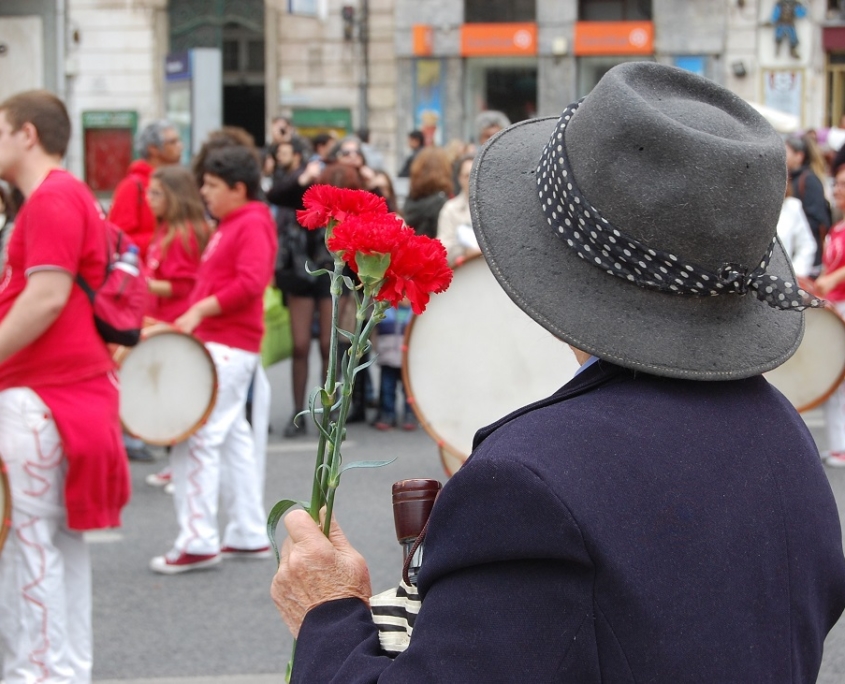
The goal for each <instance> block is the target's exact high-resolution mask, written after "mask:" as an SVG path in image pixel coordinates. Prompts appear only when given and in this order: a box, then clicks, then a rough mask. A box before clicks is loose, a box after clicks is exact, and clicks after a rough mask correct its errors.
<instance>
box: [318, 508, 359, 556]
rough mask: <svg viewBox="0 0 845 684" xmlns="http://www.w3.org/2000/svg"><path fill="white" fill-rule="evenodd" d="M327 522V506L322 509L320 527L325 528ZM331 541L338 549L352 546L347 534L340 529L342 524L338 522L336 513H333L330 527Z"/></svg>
mask: <svg viewBox="0 0 845 684" xmlns="http://www.w3.org/2000/svg"><path fill="white" fill-rule="evenodd" d="M325 524H326V509H325V507H323V508H321V509H320V528H321V529H322V528H324V527H325ZM329 541H330V542H331V543H332V546H334V547H335V548H336V549H337V550H339V551H341V550H346V549H349V548H351V544H350V543H349V540H348V539H347V538H346V535H345V534H344V533H343V530H342V529H340V525H339V524H338V522H337V518H335V516H334V513H332V521H331V527H329Z"/></svg>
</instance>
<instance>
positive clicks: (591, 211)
mask: <svg viewBox="0 0 845 684" xmlns="http://www.w3.org/2000/svg"><path fill="white" fill-rule="evenodd" d="M579 105H580V102H578V103H575V104H573V105H570V106H569V107H567V108H566V109H565V110H564V112H563V114H562V115H561V118H560V121H558V124H557V127H556V129H555V131H554V133H553V134H552V138H551V140H550V141H549V142H548V144H547V145H546V147H545V149H544V150H543V155H542V157H541V159H540V165H539V167H538V168H537V186H538V191H539V194H540V202H541V204H542V207H543V213H544V214H545V217H546V220H547V222H548V224H549V225H550V226H551V227H552V228H553V229H554V230H555V232H556V234H557V235H558V237H560V238H561V239H562V240H564V241H565V242H566V244H567V245H568V246H569V247H570V249H572V250H574V251H575V253H576V254H577V255H578V256H579V257H581V258H582V259H583V260H584V261H587V262H588V263H591V264H593V265H594V266H596V267H597V268H600V269H602V270H604V271H606V272H607V273H609V274H610V275H612V276H616V277H618V278H624V279H626V280H629V281H631V282H632V283H634V284H635V285H638V286H639V287H645V288H649V289H652V290H659V291H661V292H667V293H670V294H678V295H688V296H689V295H691V296H698V297H718V296H721V295H727V294H733V295H744V294H746V293H747V292H749V291H751V292H753V293H754V294H755V295H756V296H757V298H758V299H760V300H762V301H764V302H766V303H767V304H768V305H769V306H771V307H773V308H776V309H787V310H793V311H803V310H804V309H807V308H819V307H822V306H824V304H825V303H824V301H823V300H821V299H818V298H815V297H813V296H812V295H810V294H809V293H807V292H805V291H804V290H802V289H801V288H799V287H798V285H797V284H795V283H792V282H789V281H786V280H783V279H782V278H779V277H778V276H775V275H767V273H766V271H767V269H768V267H769V261H770V260H771V258H772V252H773V251H774V248H775V240H776V238H773V239H772V243H771V244H770V245H769V248H768V250H767V251H766V253H765V254H764V255H763V257H762V258H761V259H760V263H759V264H758V265H757V267H756V268H754V269H753V270H752V269H750V268H749V267H747V266H744V265H742V264H734V263H724V264H722V266H721V268H719V270H718V271H716V272H712V271H710V270H708V269H706V268H704V267H702V266H699V265H697V264H693V263H690V262H687V261H684V260H682V259H681V258H680V257H678V256H676V255H674V254H670V253H669V252H661V251H660V250H658V249H654V248H653V247H649V246H648V245H645V244H643V243H642V242H640V241H638V240H636V239H635V238H632V237H630V236H628V235H626V234H625V233H623V232H622V231H620V230H619V229H618V228H616V227H614V226H613V225H611V224H610V223H609V222H608V221H607V219H605V218H603V217H602V216H601V215H600V214H599V212H598V211H597V210H596V209H595V207H593V206H592V205H591V204H590V203H589V202H588V201H587V200H586V198H584V196H583V195H582V194H581V192H580V191H579V190H578V187H577V185H576V184H575V178H574V176H573V173H572V168H571V167H570V166H569V159H568V158H567V154H566V144H565V135H564V133H565V130H566V125H567V124H568V123H569V120H570V119H571V118H572V116H573V114H574V113H575V111H576V110H577V109H578V106H579Z"/></svg>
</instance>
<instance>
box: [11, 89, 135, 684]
mask: <svg viewBox="0 0 845 684" xmlns="http://www.w3.org/2000/svg"><path fill="white" fill-rule="evenodd" d="M69 138H70V120H69V118H68V115H67V111H66V109H65V107H64V105H63V104H62V102H61V101H60V100H59V99H58V98H56V97H55V96H54V95H52V94H51V93H48V92H46V91H28V92H25V93H20V94H18V95H15V96H13V97H11V98H9V99H8V100H6V101H5V102H3V103H2V104H0V177H2V178H4V179H5V180H8V181H10V182H11V183H14V184H15V185H16V186H17V187H18V188H19V189H20V190H21V191H22V193H23V195H24V197H25V198H26V202H25V204H24V206H23V207H22V209H21V211H20V213H19V214H18V216H17V219H16V221H15V231H14V233H13V234H12V238H11V240H10V243H9V247H8V259H7V262H6V265H5V269H4V273H3V278H2V282H0V456H2V458H3V459H4V461H5V463H6V466H7V472H8V478H9V484H10V488H11V493H12V497H11V498H12V516H11V534H10V535H9V536H8V539H7V541H6V545H5V548H4V549H3V552H2V554H0V606H2V607H3V608H2V610H0V652H2V657H3V666H4V671H5V679H6V681H7V682H11V681H33V682H34V681H73V682H90V681H91V664H92V654H91V567H90V561H89V557H88V548H87V546H86V544H85V541H84V539H83V537H82V532H83V531H84V530H92V529H98V528H104V527H114V526H118V525H119V524H120V511H121V508H122V507H123V506H124V505H125V504H126V502H127V501H128V498H129V472H128V467H127V463H126V453H125V451H124V449H123V444H122V442H121V433H120V422H119V418H118V385H117V379H116V377H115V375H114V363H113V361H112V359H111V356H110V355H109V352H108V350H107V349H106V345H105V343H104V342H103V340H102V339H101V338H100V336H99V335H98V334H97V331H96V328H95V326H94V318H93V312H92V309H91V304H90V302H89V300H88V298H87V296H86V295H85V293H84V292H83V291H82V289H81V288H80V287H75V286H74V281H75V279H76V278H77V277H78V276H82V277H83V278H84V279H85V280H86V281H87V282H88V283H89V284H90V285H91V286H92V287H94V288H96V287H99V285H100V284H101V283H102V281H103V278H104V276H105V265H106V264H105V260H106V252H107V243H106V231H105V224H104V223H103V217H102V215H101V213H100V211H99V207H98V205H97V203H96V200H95V199H94V196H93V195H92V194H91V192H90V190H88V188H87V187H86V186H85V185H84V184H83V183H81V182H80V181H78V180H76V179H75V178H73V177H72V176H71V175H70V174H69V173H67V172H66V171H64V170H62V169H61V167H60V164H61V160H62V157H63V156H64V153H65V150H66V149H67V143H68V140H69Z"/></svg>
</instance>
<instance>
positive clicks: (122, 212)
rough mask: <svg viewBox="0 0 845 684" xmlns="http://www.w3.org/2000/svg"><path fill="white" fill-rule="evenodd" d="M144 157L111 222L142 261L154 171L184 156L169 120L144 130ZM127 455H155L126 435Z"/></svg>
mask: <svg viewBox="0 0 845 684" xmlns="http://www.w3.org/2000/svg"><path fill="white" fill-rule="evenodd" d="M135 146H136V148H137V150H136V151H137V152H138V154H139V155H140V156H141V157H143V158H142V159H138V160H136V161H134V162H132V164H130V166H129V173H128V174H127V176H126V178H124V179H123V180H122V181H120V183H118V185H117V188H115V191H114V199H113V201H112V205H111V210H110V211H109V220H111V221H112V222H113V223H114V224H115V225H116V226H118V227H119V228H121V229H123V230H124V231H125V232H126V234H127V235H128V236H129V239H130V240H132V242H134V243H135V244H136V245H137V246H138V250H139V253H140V257H141V260H142V261H144V260H146V258H147V249H148V248H149V245H150V241H151V240H152V239H153V234H154V233H155V226H156V219H155V216H153V212H152V210H151V209H150V205H149V203H148V202H147V196H146V195H147V188H148V187H149V184H150V177H151V176H152V174H153V171H155V170H156V169H158V168H159V167H162V166H167V165H171V164H178V163H179V160H180V159H181V157H182V140H181V138H180V137H179V132H178V131H177V130H176V128H175V127H174V126H173V124H171V123H169V122H168V121H153V122H152V123H150V124H148V125H147V126H145V127H144V129H143V130H142V131H141V132H140V134H139V135H138V138H137V140H136V142H135ZM124 441H125V443H126V453H127V455H128V456H129V458H130V459H132V460H133V461H151V460H153V455H152V453H151V452H150V450H149V449H148V448H147V445H146V444H145V443H144V441H143V440H141V439H138V438H137V437H131V436H130V435H125V436H124Z"/></svg>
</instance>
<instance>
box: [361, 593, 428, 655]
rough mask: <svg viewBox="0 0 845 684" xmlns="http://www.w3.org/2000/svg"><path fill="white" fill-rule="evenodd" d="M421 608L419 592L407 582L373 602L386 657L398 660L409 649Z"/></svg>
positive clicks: (375, 598) (372, 607) (371, 606)
mask: <svg viewBox="0 0 845 684" xmlns="http://www.w3.org/2000/svg"><path fill="white" fill-rule="evenodd" d="M420 604H421V602H420V595H419V593H417V588H416V587H414V586H411V585H408V584H405V582H402V583H401V584H400V585H399V586H398V587H396V588H395V589H388V590H387V591H384V592H382V593H381V594H376V595H375V596H373V597H372V598H370V611H371V612H372V614H373V621H374V622H375V623H376V627H378V638H379V642H380V643H381V648H382V650H383V651H384V652H385V653H387V654H388V655H391V656H395V655H398V654H399V653H402V651H404V650H405V649H406V648H408V644H409V643H410V641H411V633H412V632H413V631H414V621H415V620H416V619H417V614H418V613H419V612H420Z"/></svg>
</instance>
